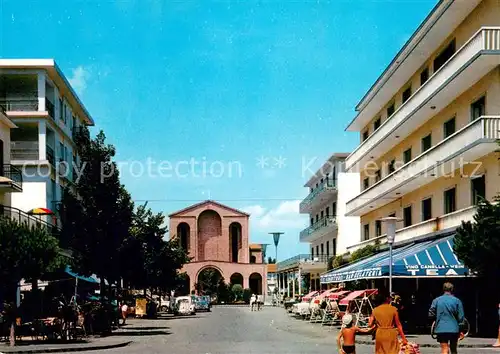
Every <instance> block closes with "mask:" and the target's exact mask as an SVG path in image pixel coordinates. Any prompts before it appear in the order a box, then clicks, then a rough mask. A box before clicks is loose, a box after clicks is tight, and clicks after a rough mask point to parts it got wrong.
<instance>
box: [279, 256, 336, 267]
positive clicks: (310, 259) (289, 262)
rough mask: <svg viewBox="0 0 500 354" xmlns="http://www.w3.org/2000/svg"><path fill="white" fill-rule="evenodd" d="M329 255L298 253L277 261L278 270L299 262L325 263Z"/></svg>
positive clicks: (295, 265) (296, 265) (293, 265)
mask: <svg viewBox="0 0 500 354" xmlns="http://www.w3.org/2000/svg"><path fill="white" fill-rule="evenodd" d="M329 258H330V256H327V255H324V254H322V255H312V254H298V255H296V256H294V257H291V258H288V259H286V260H284V261H281V262H278V264H277V268H278V271H279V270H283V269H289V268H295V267H298V266H299V265H300V264H326V263H327V262H328V259H329Z"/></svg>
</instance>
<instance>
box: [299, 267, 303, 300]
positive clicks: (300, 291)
mask: <svg viewBox="0 0 500 354" xmlns="http://www.w3.org/2000/svg"><path fill="white" fill-rule="evenodd" d="M301 294H302V274H301V271H300V266H299V295H301Z"/></svg>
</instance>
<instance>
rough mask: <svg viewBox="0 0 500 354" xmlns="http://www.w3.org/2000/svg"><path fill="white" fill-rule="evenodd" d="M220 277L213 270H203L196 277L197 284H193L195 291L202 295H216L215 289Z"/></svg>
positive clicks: (217, 272)
mask: <svg viewBox="0 0 500 354" xmlns="http://www.w3.org/2000/svg"><path fill="white" fill-rule="evenodd" d="M221 278H222V275H221V274H220V273H219V271H217V270H216V269H213V268H206V269H203V270H202V271H201V273H200V275H199V276H198V282H197V283H196V284H195V287H196V290H197V291H198V292H200V293H202V294H206V295H213V294H217V287H218V286H219V281H220V279H221Z"/></svg>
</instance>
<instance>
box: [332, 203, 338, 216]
mask: <svg viewBox="0 0 500 354" xmlns="http://www.w3.org/2000/svg"><path fill="white" fill-rule="evenodd" d="M332 215H333V216H337V203H333V204H332Z"/></svg>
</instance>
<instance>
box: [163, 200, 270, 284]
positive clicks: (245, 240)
mask: <svg viewBox="0 0 500 354" xmlns="http://www.w3.org/2000/svg"><path fill="white" fill-rule="evenodd" d="M249 217H250V215H249V214H247V213H244V212H242V211H239V210H237V209H234V208H231V207H229V206H226V205H223V204H220V203H217V202H215V201H212V200H207V201H204V202H201V203H198V204H194V205H191V206H189V207H187V208H185V209H182V210H180V211H177V212H175V213H173V214H170V215H169V218H170V229H169V230H170V238H171V239H174V238H178V239H179V241H180V244H181V246H182V247H184V248H185V249H186V250H187V251H188V254H189V256H190V257H192V260H191V262H190V263H188V264H185V265H184V267H183V269H182V270H181V271H182V272H186V273H187V275H188V277H189V279H188V282H189V290H190V291H192V290H194V285H195V284H196V283H197V281H198V276H199V275H200V273H201V271H203V270H204V269H207V268H212V269H215V270H217V271H219V273H220V274H221V275H222V276H223V277H224V280H225V281H226V283H229V282H230V283H232V284H241V285H242V286H243V288H251V289H252V291H253V292H254V293H256V294H263V292H264V289H267V274H266V264H264V259H263V254H262V248H261V246H260V245H253V244H249V230H248V229H249Z"/></svg>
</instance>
